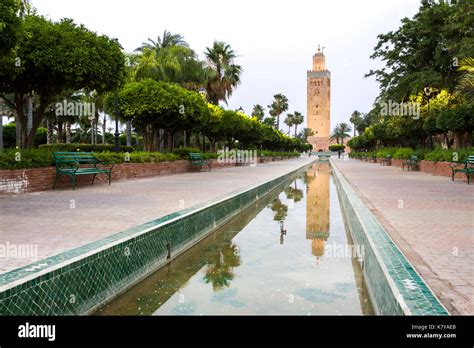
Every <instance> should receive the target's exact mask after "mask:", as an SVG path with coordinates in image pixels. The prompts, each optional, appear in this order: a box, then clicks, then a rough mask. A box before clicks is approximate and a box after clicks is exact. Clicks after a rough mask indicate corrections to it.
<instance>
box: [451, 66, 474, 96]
mask: <svg viewBox="0 0 474 348" xmlns="http://www.w3.org/2000/svg"><path fill="white" fill-rule="evenodd" d="M460 63H461V64H460V67H459V69H458V70H459V71H463V72H464V73H463V75H462V76H461V78H460V79H459V81H458V84H457V86H456V88H455V90H454V93H455V94H456V95H464V96H465V97H466V99H467V100H472V99H474V58H472V57H467V58H464V59H462V60H461V62H460Z"/></svg>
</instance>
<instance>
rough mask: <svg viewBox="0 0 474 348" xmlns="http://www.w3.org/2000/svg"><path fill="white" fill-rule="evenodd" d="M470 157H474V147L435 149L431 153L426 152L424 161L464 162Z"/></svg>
mask: <svg viewBox="0 0 474 348" xmlns="http://www.w3.org/2000/svg"><path fill="white" fill-rule="evenodd" d="M469 155H474V147H470V148H465V149H457V150H451V149H450V150H448V149H440V148H438V149H435V150H433V151H430V152H426V153H425V155H424V159H425V160H426V161H434V162H459V163H462V162H464V161H465V160H466V159H467V157H468V156H469ZM456 158H457V160H456Z"/></svg>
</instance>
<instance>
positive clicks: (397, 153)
mask: <svg viewBox="0 0 474 348" xmlns="http://www.w3.org/2000/svg"><path fill="white" fill-rule="evenodd" d="M372 155H375V156H376V157H377V158H382V157H386V156H387V155H392V157H393V158H394V159H408V158H410V156H412V155H415V156H417V157H418V158H419V159H421V160H426V161H433V162H460V163H461V162H464V161H465V160H466V159H467V156H469V155H474V147H470V148H464V149H450V150H448V149H441V148H437V149H435V150H432V151H429V150H426V149H424V150H419V149H418V150H415V149H412V148H409V147H402V148H394V147H388V148H381V149H378V150H374V151H369V152H361V151H353V152H351V153H350V155H349V156H350V157H351V158H356V157H358V156H372Z"/></svg>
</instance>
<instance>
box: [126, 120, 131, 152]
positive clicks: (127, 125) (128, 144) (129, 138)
mask: <svg viewBox="0 0 474 348" xmlns="http://www.w3.org/2000/svg"><path fill="white" fill-rule="evenodd" d="M125 136H126V138H127V146H132V122H131V121H130V120H127V122H126V123H125Z"/></svg>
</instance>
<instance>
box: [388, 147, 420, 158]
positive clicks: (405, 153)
mask: <svg viewBox="0 0 474 348" xmlns="http://www.w3.org/2000/svg"><path fill="white" fill-rule="evenodd" d="M414 152H415V150H413V149H411V148H409V147H402V148H400V149H398V150H397V151H395V153H394V154H393V158H394V159H409V158H410V157H411V156H412V155H413V154H414Z"/></svg>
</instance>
